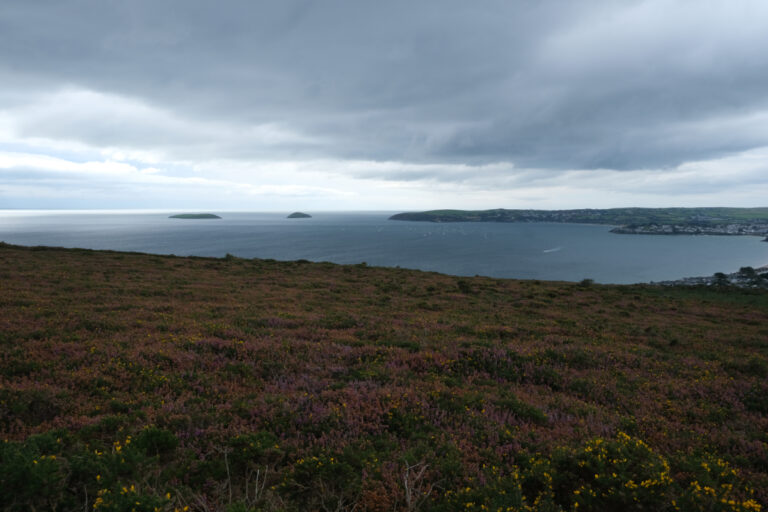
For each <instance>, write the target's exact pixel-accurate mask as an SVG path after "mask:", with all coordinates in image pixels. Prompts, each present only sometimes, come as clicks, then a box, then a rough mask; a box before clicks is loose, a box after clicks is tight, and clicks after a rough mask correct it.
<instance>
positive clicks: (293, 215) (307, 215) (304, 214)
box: [286, 212, 312, 219]
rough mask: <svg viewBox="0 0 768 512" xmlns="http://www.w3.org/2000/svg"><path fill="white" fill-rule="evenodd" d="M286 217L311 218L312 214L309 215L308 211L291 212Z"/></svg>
mask: <svg viewBox="0 0 768 512" xmlns="http://www.w3.org/2000/svg"><path fill="white" fill-rule="evenodd" d="M286 218H288V219H311V218H312V216H311V215H309V214H308V213H304V212H293V213H292V214H290V215H289V216H288V217H286Z"/></svg>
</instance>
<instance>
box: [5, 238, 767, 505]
mask: <svg viewBox="0 0 768 512" xmlns="http://www.w3.org/2000/svg"><path fill="white" fill-rule="evenodd" d="M0 311H2V314H1V315H0V496H2V508H3V509H4V510H9V511H27V510H37V511H40V510H58V511H67V510H110V511H129V510H136V511H164V512H171V511H176V510H179V511H184V510H187V511H213V510H226V511H229V512H236V511H241V512H242V511H248V510H295V511H300V510H302V511H303V510H339V511H341V510H348V511H351V510H357V511H364V510H371V511H391V510H425V511H458V510H494V511H496V510H505V511H506V510H510V511H513V510H547V511H556V510H569V511H572V510H683V511H687V510H701V511H704V510H707V511H710V510H732V511H756V510H760V508H761V507H765V506H766V505H768V380H767V379H766V377H768V293H767V292H766V291H764V290H762V291H761V290H753V289H740V288H735V287H730V286H709V287H676V286H672V287H661V286H651V285H632V286H627V285H622V286H619V285H597V284H594V283H591V282H589V281H584V282H581V283H567V282H539V281H520V280H505V279H491V278H484V277H475V278H459V277H453V276H448V275H441V274H436V273H427V272H418V271H412V270H405V269H397V268H375V267H369V266H367V265H365V264H359V265H346V266H344V265H335V264H330V263H311V262H307V261H295V262H280V261H273V260H258V259H254V260H251V259H240V258H236V257H233V256H227V257H226V258H221V259H213V258H194V257H190V258H181V257H174V256H157V255H147V254H137V253H120V252H109V251H90V250H78V249H57V248H47V247H36V248H26V247H17V246H11V245H7V244H1V245H0Z"/></svg>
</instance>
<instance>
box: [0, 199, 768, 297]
mask: <svg viewBox="0 0 768 512" xmlns="http://www.w3.org/2000/svg"><path fill="white" fill-rule="evenodd" d="M392 213H394V212H380V213H371V212H365V213H317V214H315V213H313V214H312V215H313V218H311V219H287V218H285V217H286V214H276V213H221V214H220V215H221V216H222V217H223V218H222V219H220V220H181V219H170V218H168V215H169V214H168V213H136V212H134V213H123V212H121V213H116V212H87V213H86V212H78V213H72V212H50V211H0V240H2V241H5V242H7V243H11V244H18V245H50V246H63V247H82V248H89V249H113V250H121V251H139V252H147V253H156V254H176V255H180V256H181V255H184V256H186V255H197V256H217V257H221V256H224V255H226V254H227V253H230V254H233V255H235V256H240V257H243V258H274V259H279V260H296V259H307V260H312V261H331V262H334V263H360V262H366V263H368V264H369V265H381V266H389V267H395V266H400V267H403V268H413V269H421V270H432V271H437V272H443V273H446V274H455V275H468V276H469V275H485V276H492V277H509V278H521V279H542V280H564V281H579V280H581V279H584V278H591V279H594V280H595V281H597V282H602V283H637V282H648V281H660V280H667V279H678V278H681V277H687V276H700V275H711V274H713V273H715V272H733V271H736V270H738V269H739V268H740V267H742V266H753V267H760V266H763V265H766V264H768V243H765V242H762V241H761V239H760V238H758V237H724V236H721V237H717V236H655V235H617V234H612V233H610V232H609V230H610V227H609V226H595V225H583V224H549V223H542V224H495V223H455V224H454V223H451V224H434V223H422V222H403V221H390V220H387V218H388V217H389V215H391V214H392Z"/></svg>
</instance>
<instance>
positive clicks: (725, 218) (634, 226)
mask: <svg viewBox="0 0 768 512" xmlns="http://www.w3.org/2000/svg"><path fill="white" fill-rule="evenodd" d="M389 219H390V220H408V221H423V222H562V223H578V224H608V225H612V226H616V227H615V228H613V229H612V230H611V232H612V233H621V234H648V235H757V236H766V235H768V208H610V209H605V210H598V209H590V208H586V209H579V210H507V209H504V208H498V209H494V210H431V211H425V212H407V213H398V214H396V215H392V216H391V217H390V218H389Z"/></svg>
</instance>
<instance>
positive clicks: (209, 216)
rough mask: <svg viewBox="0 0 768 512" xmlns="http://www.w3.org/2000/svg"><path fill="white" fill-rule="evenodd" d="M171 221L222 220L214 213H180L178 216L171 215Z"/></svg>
mask: <svg viewBox="0 0 768 512" xmlns="http://www.w3.org/2000/svg"><path fill="white" fill-rule="evenodd" d="M168 218H169V219H220V218H221V217H219V216H218V215H214V214H212V213H179V214H178V215H171V216H170V217H168Z"/></svg>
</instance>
